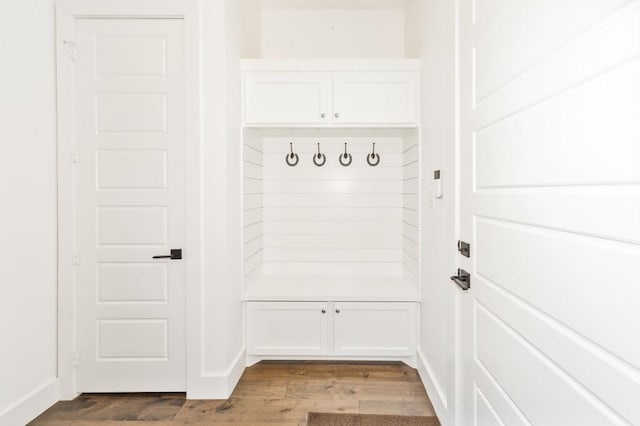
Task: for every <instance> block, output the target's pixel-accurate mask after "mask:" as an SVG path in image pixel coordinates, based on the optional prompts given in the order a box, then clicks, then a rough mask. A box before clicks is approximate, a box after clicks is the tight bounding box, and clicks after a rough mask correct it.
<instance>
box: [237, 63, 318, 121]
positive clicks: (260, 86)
mask: <svg viewBox="0 0 640 426" xmlns="http://www.w3.org/2000/svg"><path fill="white" fill-rule="evenodd" d="M244 99H245V102H244V108H245V118H244V119H245V124H247V125H258V124H264V125H283V124H292V125H296V124H326V123H327V122H328V120H329V118H328V117H329V111H327V108H328V105H329V74H327V73H317V72H248V73H246V74H245V79H244Z"/></svg>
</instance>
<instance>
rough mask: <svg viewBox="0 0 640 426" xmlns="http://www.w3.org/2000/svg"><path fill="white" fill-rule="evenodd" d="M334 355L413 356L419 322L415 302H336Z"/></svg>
mask: <svg viewBox="0 0 640 426" xmlns="http://www.w3.org/2000/svg"><path fill="white" fill-rule="evenodd" d="M334 308H335V309H334V313H333V315H334V317H333V318H334V321H333V324H334V333H333V335H334V350H333V353H334V355H344V356H347V355H353V356H358V355H360V356H394V355H395V356H412V355H414V354H415V352H416V343H415V340H416V334H415V333H416V331H415V323H416V322H417V318H416V314H415V305H414V304H413V303H386V302H385V303H369V302H366V303H365V302H359V303H347V302H340V303H335V304H334Z"/></svg>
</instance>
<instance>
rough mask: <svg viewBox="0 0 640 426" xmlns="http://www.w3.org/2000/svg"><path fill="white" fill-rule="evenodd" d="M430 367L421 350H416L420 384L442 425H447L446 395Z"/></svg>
mask: <svg viewBox="0 0 640 426" xmlns="http://www.w3.org/2000/svg"><path fill="white" fill-rule="evenodd" d="M431 371H432V369H431V367H430V366H429V363H428V362H427V360H426V359H425V357H424V354H423V353H422V352H421V351H418V373H420V379H421V380H422V385H423V386H424V388H425V390H426V391H427V395H429V399H430V400H431V404H432V405H433V409H434V410H435V412H436V415H437V416H438V419H439V420H440V423H441V424H442V426H447V419H448V411H447V395H446V394H445V393H444V392H445V391H444V390H443V389H442V386H441V385H440V383H438V381H437V380H436V379H435V376H434V375H433V374H432V373H431Z"/></svg>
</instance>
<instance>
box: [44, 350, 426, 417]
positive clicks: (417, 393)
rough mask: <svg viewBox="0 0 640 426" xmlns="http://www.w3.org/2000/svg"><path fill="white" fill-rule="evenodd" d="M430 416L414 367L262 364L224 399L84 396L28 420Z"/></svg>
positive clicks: (114, 395)
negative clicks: (328, 414) (314, 413)
mask: <svg viewBox="0 0 640 426" xmlns="http://www.w3.org/2000/svg"><path fill="white" fill-rule="evenodd" d="M309 411H319V412H336V413H363V414H402V415H421V416H434V415H435V414H434V412H433V407H432V406H431V402H430V401H429V398H428V397H427V394H426V393H425V391H424V388H423V387H422V384H421V382H420V379H419V377H418V373H417V371H416V370H414V369H412V368H410V367H408V366H406V365H405V364H402V363H376V362H367V363H354V362H337V363H336V362H280V361H271V362H261V363H259V364H256V365H254V366H253V367H250V368H247V369H246V370H245V372H244V374H243V375H242V378H241V379H240V382H239V383H238V386H237V387H236V389H235V390H234V392H233V394H232V395H231V397H230V398H229V399H227V400H186V399H185V395H184V394H181V393H180V394H83V395H81V396H79V397H78V398H76V399H75V400H73V401H61V402H59V403H57V404H56V405H54V406H53V407H51V408H50V409H49V410H47V411H46V412H44V413H43V414H42V415H41V416H40V417H38V418H37V419H36V420H34V421H33V422H32V423H31V424H32V425H34V426H35V425H37V426H40V425H49V426H71V425H72V426H92V425H116V424H117V425H130V426H144V425H149V426H175V425H182V424H194V425H198V424H201V425H204V424H214V425H217V426H220V425H225V424H229V425H231V424H233V425H235V426H249V425H255V426H271V425H281V426H282V425H285V426H298V425H300V426H302V425H305V424H306V418H307V412H309Z"/></svg>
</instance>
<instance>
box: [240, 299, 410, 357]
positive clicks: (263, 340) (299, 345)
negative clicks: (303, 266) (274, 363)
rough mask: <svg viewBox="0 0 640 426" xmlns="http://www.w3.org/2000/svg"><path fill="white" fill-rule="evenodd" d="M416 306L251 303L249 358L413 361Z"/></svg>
mask: <svg viewBox="0 0 640 426" xmlns="http://www.w3.org/2000/svg"><path fill="white" fill-rule="evenodd" d="M416 315H417V314H416V304H415V303H388V302H248V303H247V354H248V355H252V356H256V357H266V358H269V357H271V358H273V357H274V356H275V357H278V356H279V357H284V358H290V357H292V358H295V357H301V356H316V357H323V356H336V357H342V356H350V357H363V358H380V357H382V358H384V357H412V356H415V353H416V328H415V324H416V323H417V317H416Z"/></svg>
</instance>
